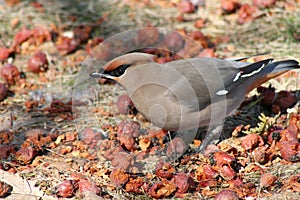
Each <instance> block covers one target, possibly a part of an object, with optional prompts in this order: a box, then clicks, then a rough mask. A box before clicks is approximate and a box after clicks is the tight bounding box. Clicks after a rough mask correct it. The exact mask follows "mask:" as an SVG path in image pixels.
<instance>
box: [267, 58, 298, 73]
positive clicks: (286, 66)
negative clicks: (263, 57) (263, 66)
mask: <svg viewBox="0 0 300 200" xmlns="http://www.w3.org/2000/svg"><path fill="white" fill-rule="evenodd" d="M269 65H270V66H268V68H270V69H272V68H273V70H272V71H271V72H270V73H278V72H284V71H288V70H292V69H297V68H300V66H299V63H298V62H297V61H296V60H282V61H277V62H273V63H270V64H269ZM273 66H274V67H273Z"/></svg>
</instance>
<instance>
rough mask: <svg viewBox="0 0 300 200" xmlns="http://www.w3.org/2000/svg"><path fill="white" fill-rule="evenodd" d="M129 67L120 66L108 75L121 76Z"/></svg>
mask: <svg viewBox="0 0 300 200" xmlns="http://www.w3.org/2000/svg"><path fill="white" fill-rule="evenodd" d="M129 66H130V65H120V66H119V67H118V68H116V69H114V70H112V71H110V75H112V76H116V77H119V76H122V75H123V74H124V73H125V71H126V69H127V68H128V67H129Z"/></svg>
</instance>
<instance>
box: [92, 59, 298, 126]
mask: <svg viewBox="0 0 300 200" xmlns="http://www.w3.org/2000/svg"><path fill="white" fill-rule="evenodd" d="M153 58H154V56H153V55H151V54H146V53H129V54H126V55H123V56H120V57H117V58H115V59H113V60H111V61H110V62H108V63H107V64H105V65H104V66H103V68H101V69H100V71H99V72H93V73H91V74H90V76H91V77H94V78H107V79H112V80H115V81H116V82H118V83H119V84H121V85H122V86H123V87H124V88H125V89H126V91H127V93H128V95H129V96H130V98H131V99H132V101H133V104H134V105H135V107H136V109H137V110H138V111H139V112H140V113H141V114H142V115H143V116H144V117H145V118H146V119H147V120H149V121H151V122H152V123H153V124H154V125H156V126H158V127H161V128H163V129H165V130H169V131H185V130H191V129H195V128H198V127H202V126H208V125H210V124H214V123H215V124H218V123H220V122H221V121H222V120H223V119H224V118H225V117H226V116H227V115H229V114H230V113H232V112H233V111H234V110H235V109H236V108H238V107H239V105H240V104H241V103H242V101H243V100H244V98H245V96H246V94H247V93H248V92H250V91H251V90H252V89H254V88H256V87H258V86H259V85H261V84H262V83H264V82H266V81H268V80H269V79H272V78H274V77H276V76H278V75H280V74H282V73H284V72H286V71H288V70H292V69H296V68H299V65H298V62H297V61H295V60H283V61H278V62H272V61H273V59H267V60H262V61H259V62H256V63H246V62H238V61H229V60H223V59H217V58H189V59H182V60H175V61H171V62H168V63H165V64H159V63H156V62H154V61H153Z"/></svg>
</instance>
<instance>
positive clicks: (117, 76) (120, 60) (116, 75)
mask: <svg viewBox="0 0 300 200" xmlns="http://www.w3.org/2000/svg"><path fill="white" fill-rule="evenodd" d="M153 57H154V56H153V55H151V54H147V53H129V54H125V55H122V56H119V57H117V58H115V59H113V60H111V61H109V62H108V63H106V64H105V65H104V66H103V67H102V69H100V70H99V72H92V73H91V74H90V76H91V77H93V78H106V79H111V80H114V81H116V82H120V81H121V80H122V78H123V77H124V75H125V74H126V72H127V71H129V70H131V69H133V68H134V67H136V66H139V65H143V64H147V63H149V62H152V61H153Z"/></svg>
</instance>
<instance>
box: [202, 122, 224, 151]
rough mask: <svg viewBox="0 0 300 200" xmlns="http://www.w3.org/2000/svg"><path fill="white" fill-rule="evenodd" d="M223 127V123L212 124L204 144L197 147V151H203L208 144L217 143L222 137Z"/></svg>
mask: <svg viewBox="0 0 300 200" xmlns="http://www.w3.org/2000/svg"><path fill="white" fill-rule="evenodd" d="M222 129H223V125H220V124H219V125H211V126H210V127H209V129H208V130H207V133H206V136H205V138H204V140H203V142H202V144H201V145H200V147H199V148H197V149H196V152H199V153H203V152H204V151H205V149H206V147H207V146H208V145H210V144H213V143H217V142H218V141H219V139H220V135H221V133H222Z"/></svg>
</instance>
